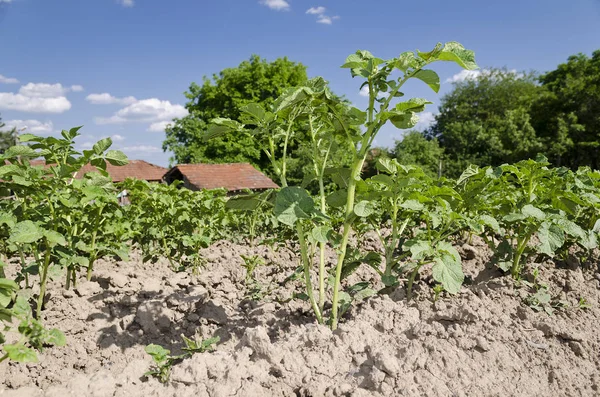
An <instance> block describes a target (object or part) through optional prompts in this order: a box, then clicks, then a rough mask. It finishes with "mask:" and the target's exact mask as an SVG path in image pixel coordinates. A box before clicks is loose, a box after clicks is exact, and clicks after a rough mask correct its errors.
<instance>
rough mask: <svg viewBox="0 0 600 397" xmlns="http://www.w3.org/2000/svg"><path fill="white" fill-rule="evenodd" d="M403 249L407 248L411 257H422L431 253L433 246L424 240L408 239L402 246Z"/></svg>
mask: <svg viewBox="0 0 600 397" xmlns="http://www.w3.org/2000/svg"><path fill="white" fill-rule="evenodd" d="M402 249H403V250H405V251H406V250H409V251H410V253H411V255H412V257H413V259H415V260H419V259H424V258H426V257H427V256H429V255H431V254H432V253H433V247H432V246H431V243H429V241H425V240H414V239H412V240H408V241H407V242H405V243H404V245H403V246H402Z"/></svg>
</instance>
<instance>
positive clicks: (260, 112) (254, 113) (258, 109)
mask: <svg viewBox="0 0 600 397" xmlns="http://www.w3.org/2000/svg"><path fill="white" fill-rule="evenodd" d="M240 110H241V111H242V112H243V113H244V114H246V115H248V116H250V117H251V118H253V119H254V120H255V121H262V120H263V119H264V117H265V114H266V112H265V110H264V109H263V107H262V106H260V105H259V104H256V103H249V104H247V105H245V106H242V107H241V108H240Z"/></svg>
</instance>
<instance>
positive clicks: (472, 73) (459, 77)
mask: <svg viewBox="0 0 600 397" xmlns="http://www.w3.org/2000/svg"><path fill="white" fill-rule="evenodd" d="M480 74H481V70H461V71H460V72H459V73H456V74H455V75H454V76H452V77H449V78H447V79H446V83H458V82H460V81H465V80H475V79H476V78H477V77H479V75H480Z"/></svg>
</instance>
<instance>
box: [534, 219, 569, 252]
mask: <svg viewBox="0 0 600 397" xmlns="http://www.w3.org/2000/svg"><path fill="white" fill-rule="evenodd" d="M537 235H538V239H539V240H540V243H539V244H538V245H537V251H538V252H540V253H542V254H546V255H548V256H554V253H555V252H556V250H558V249H559V248H560V247H562V245H563V244H564V243H565V233H564V232H563V231H562V230H561V229H560V228H559V227H558V226H557V225H554V224H552V225H550V224H548V222H544V223H543V224H542V227H540V230H538V233H537Z"/></svg>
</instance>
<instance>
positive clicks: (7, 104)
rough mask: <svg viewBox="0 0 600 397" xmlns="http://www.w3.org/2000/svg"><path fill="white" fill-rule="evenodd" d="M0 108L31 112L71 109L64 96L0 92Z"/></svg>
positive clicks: (57, 111)
mask: <svg viewBox="0 0 600 397" xmlns="http://www.w3.org/2000/svg"><path fill="white" fill-rule="evenodd" d="M0 109H6V110H18V111H21V112H31V113H36V112H37V113H63V112H66V111H67V110H69V109H71V102H69V100H68V99H67V98H65V97H64V96H58V97H53V98H44V97H29V96H26V95H23V94H14V93H12V92H0Z"/></svg>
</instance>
